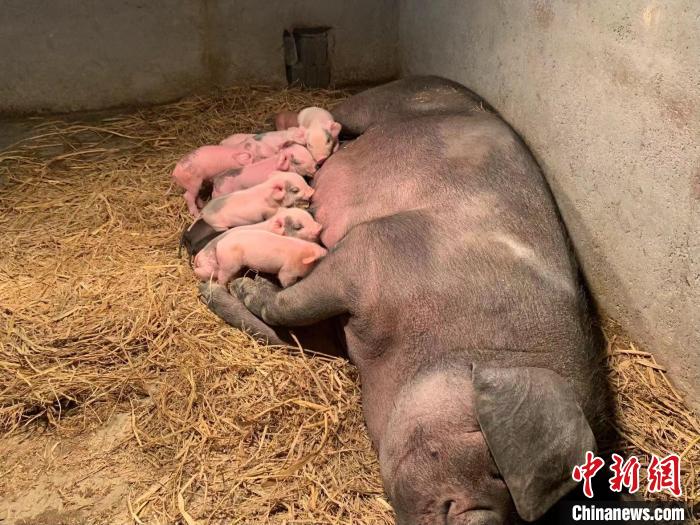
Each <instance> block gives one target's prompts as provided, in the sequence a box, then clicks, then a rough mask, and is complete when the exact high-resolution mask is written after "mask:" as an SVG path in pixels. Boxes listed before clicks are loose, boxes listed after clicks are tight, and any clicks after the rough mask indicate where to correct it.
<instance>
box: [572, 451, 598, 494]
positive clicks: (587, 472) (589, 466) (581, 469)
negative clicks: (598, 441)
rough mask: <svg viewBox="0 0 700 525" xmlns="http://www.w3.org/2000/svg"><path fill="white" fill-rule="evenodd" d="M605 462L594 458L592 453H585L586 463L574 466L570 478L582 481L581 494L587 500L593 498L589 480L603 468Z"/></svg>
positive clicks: (596, 457)
mask: <svg viewBox="0 0 700 525" xmlns="http://www.w3.org/2000/svg"><path fill="white" fill-rule="evenodd" d="M603 465H605V461H604V460H603V458H599V457H598V456H594V455H593V452H590V451H589V452H586V462H585V463H584V464H583V465H576V466H575V467H574V471H573V472H572V474H571V475H572V477H573V478H574V481H581V480H583V493H584V494H585V495H586V497H587V498H592V497H593V487H592V486H591V479H592V478H593V476H595V475H596V473H597V472H598V471H599V470H600V469H602V468H603Z"/></svg>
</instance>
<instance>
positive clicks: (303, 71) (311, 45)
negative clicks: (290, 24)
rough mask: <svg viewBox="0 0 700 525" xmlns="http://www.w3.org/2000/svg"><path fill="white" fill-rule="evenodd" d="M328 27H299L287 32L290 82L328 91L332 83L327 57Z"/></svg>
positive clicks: (285, 39) (285, 50)
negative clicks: (326, 88)
mask: <svg viewBox="0 0 700 525" xmlns="http://www.w3.org/2000/svg"><path fill="white" fill-rule="evenodd" d="M329 31H330V28H329V27H299V28H295V29H292V30H291V32H290V31H287V30H285V31H284V34H283V40H284V61H285V64H286V68H287V82H289V83H290V84H293V83H298V84H301V85H302V86H305V87H316V88H318V87H320V88H325V87H328V86H330V83H331V64H330V59H329V56H328V32H329Z"/></svg>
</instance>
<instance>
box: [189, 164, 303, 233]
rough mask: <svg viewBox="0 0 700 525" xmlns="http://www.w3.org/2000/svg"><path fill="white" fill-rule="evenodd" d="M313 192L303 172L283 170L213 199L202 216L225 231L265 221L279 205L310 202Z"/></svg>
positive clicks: (291, 205) (298, 204) (211, 224)
mask: <svg viewBox="0 0 700 525" xmlns="http://www.w3.org/2000/svg"><path fill="white" fill-rule="evenodd" d="M313 193H314V190H313V189H312V188H311V187H310V186H309V185H308V184H306V181H304V178H303V177H302V176H301V175H299V174H297V173H289V172H280V173H277V174H276V175H273V176H272V177H270V178H269V179H267V180H266V181H265V182H263V183H262V184H258V185H256V186H253V187H252V188H248V189H246V190H241V191H236V192H233V193H229V194H227V195H222V196H221V197H216V198H215V199H212V200H211V201H209V203H208V204H207V205H206V206H205V207H204V208H203V209H202V212H201V216H200V217H201V219H202V220H203V221H204V222H206V223H207V224H208V225H209V226H211V227H212V228H213V229H214V230H217V231H223V230H226V229H228V228H234V227H236V226H243V225H246V224H255V223H258V222H262V221H265V220H267V219H269V218H270V217H272V216H273V215H274V214H275V212H276V211H277V210H278V209H279V208H291V207H293V206H300V205H304V204H308V203H309V202H310V201H311V196H312V195H313Z"/></svg>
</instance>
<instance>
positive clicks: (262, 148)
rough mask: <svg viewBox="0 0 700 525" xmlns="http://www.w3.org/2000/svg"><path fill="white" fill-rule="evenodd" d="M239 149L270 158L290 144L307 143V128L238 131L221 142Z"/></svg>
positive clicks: (259, 156) (223, 144)
mask: <svg viewBox="0 0 700 525" xmlns="http://www.w3.org/2000/svg"><path fill="white" fill-rule="evenodd" d="M220 144H221V145H222V146H228V147H231V148H235V149H238V150H241V149H243V150H249V151H253V152H255V154H256V156H257V157H258V158H261V159H263V158H268V157H272V156H274V155H276V154H277V153H278V152H279V151H280V150H281V149H282V148H284V147H286V146H289V145H290V144H301V145H305V144H306V128H298V127H297V128H288V129H286V130H284V131H269V132H267V133H258V134H256V135H253V134H247V133H237V134H236V135H231V136H230V137H228V138H226V139H224V140H222V141H221V142H220Z"/></svg>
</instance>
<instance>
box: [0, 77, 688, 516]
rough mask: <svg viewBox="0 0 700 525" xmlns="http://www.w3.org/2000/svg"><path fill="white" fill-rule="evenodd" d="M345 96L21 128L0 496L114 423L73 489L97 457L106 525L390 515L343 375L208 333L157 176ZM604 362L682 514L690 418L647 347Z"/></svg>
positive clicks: (231, 92) (236, 94)
mask: <svg viewBox="0 0 700 525" xmlns="http://www.w3.org/2000/svg"><path fill="white" fill-rule="evenodd" d="M344 96H347V93H344V92H341V91H298V90H292V89H290V90H284V91H277V90H271V89H267V88H263V87H258V88H245V89H243V88H232V89H228V90H225V91H222V92H220V93H218V94H216V95H213V96H208V97H197V98H189V99H186V100H184V101H181V102H178V103H175V104H170V105H165V106H160V107H157V108H152V109H146V110H141V111H135V112H131V113H127V114H123V115H118V116H111V117H106V118H102V119H100V120H98V121H91V122H77V121H75V120H68V119H55V120H46V119H38V120H37V122H36V126H35V128H34V129H33V131H32V136H31V137H30V138H27V139H25V140H22V141H21V142H19V143H17V144H15V145H13V146H11V147H10V148H9V149H7V150H6V151H5V152H4V153H0V246H2V247H3V255H2V257H1V258H0V434H3V435H4V438H2V439H1V440H0V452H2V455H1V456H0V457H1V458H2V459H0V492H4V493H6V494H12V493H13V491H14V492H17V491H18V490H20V489H21V487H23V486H24V485H23V484H28V483H30V481H31V480H32V479H34V478H33V476H36V477H37V478H41V477H42V476H43V477H46V476H49V475H52V474H51V473H52V472H53V471H52V470H51V468H54V469H55V468H57V467H56V465H53V464H52V465H53V466H52V465H48V466H47V465H44V464H43V463H42V462H41V461H40V462H38V463H37V464H36V465H35V464H34V462H33V461H30V460H29V459H28V457H27V458H25V457H23V456H22V453H21V450H22V448H21V447H22V446H27V444H28V443H32V442H33V441H36V440H40V439H53V440H58V441H61V440H65V442H66V443H68V442H71V443H79V442H80V441H81V440H83V441H85V440H88V436H93V435H94V434H95V432H99V429H100V428H106V425H109V424H110V423H109V422H110V421H115V420H116V419H117V418H122V419H120V421H124V422H125V428H126V429H127V431H126V432H125V433H124V434H123V435H121V434H120V435H121V436H122V437H120V439H118V440H117V443H116V444H112V445H110V447H108V448H106V449H105V450H104V454H105V455H104V456H102V457H101V459H100V462H99V465H98V466H97V467H95V468H97V469H98V470H96V471H95V472H96V473H95V472H93V473H92V474H89V475H87V476H86V477H84V478H83V477H81V479H80V482H81V483H82V482H84V481H85V480H87V481H88V482H90V480H93V481H92V482H93V483H94V482H95V481H94V480H96V479H97V478H99V477H100V476H103V477H104V476H105V471H103V472H102V474H100V473H99V469H105V468H108V467H109V465H111V467H109V468H111V470H109V472H110V474H109V476H112V477H114V478H115V479H117V478H119V477H120V476H121V477H123V478H124V479H125V480H127V482H128V483H127V485H128V490H125V492H123V493H120V494H122V495H121V496H120V497H119V498H118V501H117V503H116V506H115V507H114V509H112V510H109V511H104V512H106V514H105V513H103V517H104V519H105V520H107V521H110V522H117V521H123V522H137V523H138V522H143V523H167V522H176V521H177V522H182V523H188V524H192V523H204V522H207V521H209V522H216V521H219V520H226V522H227V523H246V524H247V523H391V522H392V514H391V510H390V507H389V505H388V503H387V501H386V499H385V498H384V496H383V494H382V490H381V482H380V479H379V476H378V468H377V464H376V459H375V457H374V454H373V453H372V452H371V450H370V445H369V442H368V439H367V437H366V434H365V429H364V425H363V423H362V414H361V408H360V401H359V393H358V386H357V376H356V373H355V370H354V369H353V367H352V366H350V365H349V364H347V363H346V362H344V361H342V360H336V359H330V358H322V357H319V356H308V355H304V354H302V353H301V352H300V351H298V350H296V349H280V348H270V347H265V346H263V345H260V344H259V343H258V342H256V341H254V340H252V339H251V338H249V337H247V336H245V335H244V334H242V333H241V332H238V331H237V330H234V329H232V328H230V327H228V326H226V325H225V324H224V323H223V322H221V321H220V320H218V319H217V318H216V317H215V316H213V315H212V314H210V313H209V312H208V311H207V309H206V307H205V306H204V305H202V304H201V303H200V301H199V300H198V297H197V292H196V286H195V281H194V278H193V277H192V275H191V271H190V269H189V267H188V264H187V262H186V261H185V260H184V258H183V259H179V258H178V256H177V243H178V239H179V233H180V231H181V230H182V228H183V226H185V224H187V223H188V221H189V218H188V216H187V214H186V210H185V206H184V201H183V199H182V197H181V196H180V194H179V191H178V190H176V189H174V188H170V179H169V176H168V175H169V173H170V171H171V170H172V168H173V166H174V164H175V162H177V160H178V159H179V158H180V157H181V156H182V155H183V154H184V153H185V152H187V151H188V150H191V149H194V148H195V147H197V146H200V145H202V144H206V143H216V142H218V140H220V139H221V138H222V137H224V136H226V135H227V134H230V133H233V132H251V131H256V130H259V129H261V128H264V127H268V125H267V123H266V121H267V119H268V117H269V116H270V115H271V114H272V113H274V112H276V111H279V110H282V109H298V108H300V107H303V106H306V105H311V104H314V105H322V106H332V105H333V104H334V103H335V102H336V101H338V100H340V99H342V98H343V97H344ZM609 333H610V334H613V333H615V331H614V330H611V331H609ZM608 353H609V359H608V364H609V366H610V378H611V382H612V384H613V386H614V388H615V390H616V393H617V399H618V402H619V403H618V404H619V414H618V421H617V426H618V430H619V432H620V434H621V435H622V436H623V438H624V440H625V443H626V446H627V447H628V448H627V449H626V450H623V453H624V454H625V455H627V454H631V453H637V454H641V455H644V454H648V453H657V454H661V455H666V454H667V453H670V452H678V453H683V465H684V473H683V474H684V484H683V487H684V495H683V497H684V498H685V499H686V501H688V502H689V503H690V504H697V503H698V502H699V501H700V483H699V481H698V472H697V470H698V468H700V445H699V443H698V442H699V441H700V425H699V423H698V420H697V418H696V417H695V416H694V415H693V414H692V413H691V412H690V411H689V410H688V409H687V408H686V407H685V406H684V404H683V402H682V400H681V398H680V396H679V395H678V394H677V393H676V392H675V391H674V390H673V388H672V387H671V386H670V384H669V383H668V381H667V379H666V377H665V374H664V371H663V369H662V367H660V366H658V365H657V364H656V363H655V361H654V359H653V356H652V355H651V354H647V353H645V352H641V351H639V350H637V349H636V348H635V347H633V346H632V345H631V343H629V342H627V341H626V340H624V339H623V338H621V337H619V336H612V335H611V338H610V346H609V351H608ZM47 436H48V438H47ZM71 440H73V441H71ZM85 442H86V443H88V442H90V441H85ZM90 443H91V442H90ZM54 448H55V445H54ZM66 456H67V455H66ZM43 457H44V458H46V457H53V456H51V454H48V453H45V454H44V456H43ZM90 458H91V460H90V461H87V460H86V461H85V462H83V463H84V464H85V465H91V464H92V463H94V461H96V460H94V459H93V456H92V455H91V456H90ZM110 458H111V459H110ZM42 461H43V460H42ZM91 462H92V463H91ZM75 463H78V462H75ZM122 463H123V464H124V465H125V466H124V469H123V471H119V469H118V468H117V467H115V465H122ZM83 466H84V465H83ZM63 468H64V469H68V470H70V469H69V468H68V467H66V466H65V465H64V466H63ZM71 468H72V467H71ZM75 468H79V466H75ZM120 468H121V467H120ZM93 470H94V469H93ZM91 472H92V470H91ZM22 476H23V477H22ZM52 479H53V478H52ZM77 484H78V482H77V481H75V482H74V483H73V485H75V486H77ZM73 485H71V486H69V485H66V484H64V485H61V483H60V482H57V484H56V487H55V488H56V490H57V491H58V492H59V493H60V494H61V495H62V498H63V499H62V506H61V509H62V510H65V511H66V512H69V511H70V512H75V513H76V514H70V515H71V516H74V517H75V516H77V517H75V520H77V521H76V522H80V520H81V519H85V520H87V522H91V521H90V520H92V519H96V517H97V515H98V511H97V510H95V508H93V507H92V506H91V505H93V504H94V501H91V500H90V498H89V497H87V500H86V501H82V500H81V501H82V504H81V505H78V501H77V499H75V498H74V497H73V496H72V494H73V492H71V490H72V488H71V487H72V486H73ZM49 491H50V488H49ZM76 498H77V496H76ZM93 499H94V498H93ZM39 510H41V509H38V510H36V512H35V514H38V512H39ZM3 511H4V512H8V513H10V514H11V512H10V510H8V509H7V508H5V509H3V508H2V504H1V503H0V518H1V517H3V515H2V512H3ZM64 518H65V516H64ZM61 519H63V518H61ZM49 521H50V520H49ZM58 522H61V523H62V522H63V521H60V520H59V521H56V523H58ZM26 523H30V521H27V522H26Z"/></svg>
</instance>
